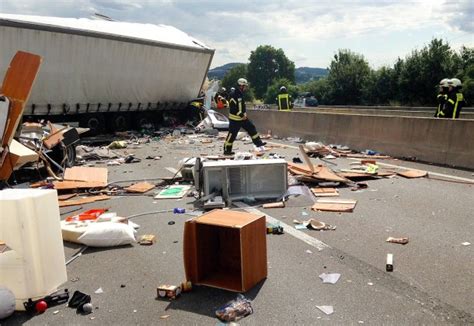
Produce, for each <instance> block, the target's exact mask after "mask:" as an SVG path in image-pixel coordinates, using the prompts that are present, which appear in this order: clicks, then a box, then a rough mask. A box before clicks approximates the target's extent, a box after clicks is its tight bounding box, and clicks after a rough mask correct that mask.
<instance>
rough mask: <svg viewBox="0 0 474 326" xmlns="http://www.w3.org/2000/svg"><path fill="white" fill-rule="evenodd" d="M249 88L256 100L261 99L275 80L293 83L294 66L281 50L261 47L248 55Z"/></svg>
mask: <svg viewBox="0 0 474 326" xmlns="http://www.w3.org/2000/svg"><path fill="white" fill-rule="evenodd" d="M247 71H248V75H247V76H248V79H249V82H250V86H251V87H252V88H253V90H254V92H255V96H256V97H257V98H263V97H264V95H265V93H266V92H267V88H268V87H269V86H270V85H271V84H272V83H273V81H274V80H275V79H280V78H286V79H288V80H289V81H290V82H291V83H292V84H294V82H295V64H294V63H293V61H290V60H289V59H288V58H287V57H286V55H285V53H284V52H283V50H282V49H278V50H277V49H275V48H274V47H272V46H270V45H261V46H259V47H257V49H255V51H252V52H251V53H250V58H249V64H248V67H247Z"/></svg>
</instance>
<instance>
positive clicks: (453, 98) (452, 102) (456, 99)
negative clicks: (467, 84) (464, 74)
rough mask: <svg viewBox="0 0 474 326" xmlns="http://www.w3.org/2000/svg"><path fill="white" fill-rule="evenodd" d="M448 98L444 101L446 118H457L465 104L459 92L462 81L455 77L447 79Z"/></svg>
mask: <svg viewBox="0 0 474 326" xmlns="http://www.w3.org/2000/svg"><path fill="white" fill-rule="evenodd" d="M448 85H449V90H448V100H447V101H446V106H445V108H446V110H445V111H446V118H452V119H458V118H459V114H460V113H461V110H462V107H463V106H464V105H465V104H466V101H465V100H464V96H463V94H462V93H461V88H462V83H461V81H460V80H459V79H457V78H452V79H450V80H449V81H448Z"/></svg>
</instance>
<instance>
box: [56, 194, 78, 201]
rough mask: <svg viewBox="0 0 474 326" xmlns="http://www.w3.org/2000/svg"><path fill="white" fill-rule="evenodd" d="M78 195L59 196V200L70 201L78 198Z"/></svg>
mask: <svg viewBox="0 0 474 326" xmlns="http://www.w3.org/2000/svg"><path fill="white" fill-rule="evenodd" d="M76 196H77V194H66V195H58V200H59V201H63V200H68V199H71V198H72V197H76Z"/></svg>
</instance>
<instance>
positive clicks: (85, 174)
mask: <svg viewBox="0 0 474 326" xmlns="http://www.w3.org/2000/svg"><path fill="white" fill-rule="evenodd" d="M64 180H66V181H85V182H95V183H102V184H103V186H104V187H105V186H106V185H107V168H93V167H85V166H75V167H73V168H68V169H66V171H65V172H64Z"/></svg>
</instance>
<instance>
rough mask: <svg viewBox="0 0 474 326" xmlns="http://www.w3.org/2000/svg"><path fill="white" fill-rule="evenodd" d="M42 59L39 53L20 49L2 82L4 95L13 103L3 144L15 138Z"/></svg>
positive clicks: (7, 143)
mask: <svg viewBox="0 0 474 326" xmlns="http://www.w3.org/2000/svg"><path fill="white" fill-rule="evenodd" d="M41 61H42V58H41V57H40V56H39V55H36V54H32V53H27V52H23V51H18V52H17V53H16V54H15V56H14V57H13V59H12V61H11V62H10V66H9V67H8V70H7V72H6V74H5V78H4V79H3V84H2V93H3V95H5V96H6V97H8V98H9V99H10V101H11V104H12V107H11V110H10V114H9V116H8V121H7V128H6V129H5V133H4V138H3V141H2V145H3V146H5V145H9V144H10V143H11V140H12V139H13V135H14V134H15V131H16V128H17V127H18V124H19V123H20V120H21V116H22V115H23V110H24V106H25V104H26V102H28V98H29V97H30V93H31V89H32V87H33V83H34V81H35V79H36V76H37V74H38V71H39V67H40V65H41Z"/></svg>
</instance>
